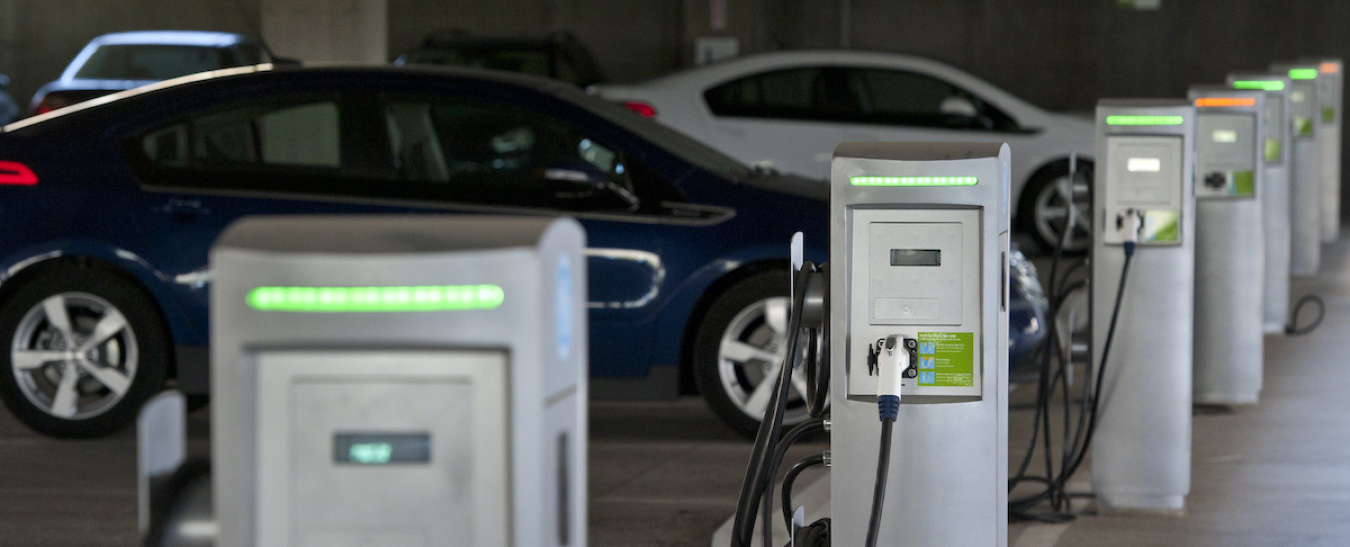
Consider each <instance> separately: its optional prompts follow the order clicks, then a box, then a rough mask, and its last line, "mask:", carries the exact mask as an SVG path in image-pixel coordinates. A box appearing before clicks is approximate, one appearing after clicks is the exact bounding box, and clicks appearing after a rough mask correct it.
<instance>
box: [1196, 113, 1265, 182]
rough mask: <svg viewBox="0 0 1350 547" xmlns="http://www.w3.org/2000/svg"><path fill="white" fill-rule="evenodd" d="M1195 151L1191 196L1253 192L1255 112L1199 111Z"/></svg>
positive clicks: (1254, 173) (1254, 174) (1254, 180)
mask: <svg viewBox="0 0 1350 547" xmlns="http://www.w3.org/2000/svg"><path fill="white" fill-rule="evenodd" d="M1195 152H1196V158H1195V160H1196V162H1195V167H1196V168H1195V197H1197V198H1216V197H1253V196H1255V195H1256V117H1255V116H1252V115H1250V114H1218V113H1201V114H1200V115H1199V116H1198V117H1197V118H1196V145H1195Z"/></svg>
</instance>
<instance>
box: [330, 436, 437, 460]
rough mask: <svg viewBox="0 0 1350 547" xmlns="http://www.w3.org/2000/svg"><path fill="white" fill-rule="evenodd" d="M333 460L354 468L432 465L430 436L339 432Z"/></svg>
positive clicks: (335, 441) (335, 439)
mask: <svg viewBox="0 0 1350 547" xmlns="http://www.w3.org/2000/svg"><path fill="white" fill-rule="evenodd" d="M333 461H334V462H336V463H345V464H355V465H389V464H418V463H431V434H429V433H336V434H334V435H333Z"/></svg>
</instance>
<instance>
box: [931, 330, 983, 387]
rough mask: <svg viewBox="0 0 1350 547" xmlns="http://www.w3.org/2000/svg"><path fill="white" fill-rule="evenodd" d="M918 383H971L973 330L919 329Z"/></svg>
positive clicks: (940, 385)
mask: <svg viewBox="0 0 1350 547" xmlns="http://www.w3.org/2000/svg"><path fill="white" fill-rule="evenodd" d="M918 369H919V385H921V386H937V387H970V386H974V385H975V333H973V332H921V333H919V366H918Z"/></svg>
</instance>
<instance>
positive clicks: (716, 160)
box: [557, 87, 750, 180]
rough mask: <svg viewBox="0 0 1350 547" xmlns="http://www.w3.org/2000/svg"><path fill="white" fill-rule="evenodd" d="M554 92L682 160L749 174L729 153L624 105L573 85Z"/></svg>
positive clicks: (733, 174) (730, 174) (734, 175)
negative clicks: (585, 91)
mask: <svg viewBox="0 0 1350 547" xmlns="http://www.w3.org/2000/svg"><path fill="white" fill-rule="evenodd" d="M557 93H558V95H559V96H561V97H562V98H564V99H568V100H570V101H572V102H574V103H577V104H580V105H581V106H583V107H585V108H586V109H588V110H590V111H592V112H594V113H596V114H599V115H600V116H601V117H603V118H605V119H606V120H609V121H610V122H613V123H614V124H616V125H618V126H619V127H622V128H624V129H627V130H628V131H631V132H632V133H633V134H635V135H637V136H638V137H641V138H643V139H645V140H648V141H651V142H653V143H656V144H657V145H659V146H661V147H662V148H663V149H665V150H666V151H668V152H670V153H672V154H675V155H676V156H679V157H680V158H681V159H683V160H684V161H687V162H689V163H692V164H694V165H697V166H699V167H702V168H704V169H707V170H709V171H712V172H714V173H717V174H719V175H721V176H724V177H727V178H729V179H732V180H741V179H743V178H745V177H747V176H749V175H750V169H749V168H747V167H746V166H745V165H742V164H741V163H740V162H738V161H736V160H734V159H732V158H730V157H729V156H727V155H725V154H723V153H721V152H718V151H716V150H713V149H712V148H708V147H707V146H706V145H704V144H703V143H701V142H698V141H696V140H694V139H691V138H689V137H686V136H685V135H684V134H683V133H680V132H678V131H675V130H674V129H670V128H668V127H666V126H664V125H661V124H660V123H657V122H655V121H652V120H649V119H647V118H644V117H642V116H640V115H638V114H637V113H635V112H633V111H631V110H628V109H627V108H624V107H622V106H619V105H616V104H613V103H610V102H609V101H606V100H603V99H600V98H598V97H593V96H591V95H587V94H585V93H583V92H582V91H580V90H578V89H576V88H573V87H564V88H561V89H559V90H558V91H557Z"/></svg>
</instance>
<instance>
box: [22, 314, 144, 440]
mask: <svg viewBox="0 0 1350 547" xmlns="http://www.w3.org/2000/svg"><path fill="white" fill-rule="evenodd" d="M10 348H11V349H10V362H11V364H12V370H13V373H14V378H15V381H16V383H17V384H18V387H19V390H20V391H21V392H22V393H23V395H24V397H26V398H27V399H28V400H29V402H31V403H32V404H33V406H35V407H36V408H38V409H40V410H42V411H43V412H46V413H47V414H50V415H51V416H53V417H56V418H60V419H65V420H81V419H86V418H90V417H93V416H98V415H101V414H103V413H105V412H107V411H108V409H110V408H112V407H113V406H116V405H117V403H118V402H120V401H121V400H122V398H123V397H125V396H126V394H127V392H128V390H129V389H130V388H131V384H132V382H133V381H134V380H135V377H136V371H137V365H138V354H137V345H136V333H135V332H134V331H133V330H132V328H131V326H130V325H129V324H128V323H127V320H126V317H125V316H123V314H122V312H121V310H118V309H117V307H116V306H113V305H112V304H111V303H109V302H108V301H107V300H104V299H102V298H99V297H98V296H95V295H92V294H88V293H83V292H63V293H59V294H55V295H52V296H49V297H47V298H46V299H44V300H42V301H41V302H40V303H38V304H37V305H35V306H33V307H32V308H31V309H29V310H28V312H27V313H25V314H24V316H23V318H22V319H21V320H20V321H19V326H18V328H17V329H16V330H15V332H14V339H13V342H12V344H11V346H10Z"/></svg>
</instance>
